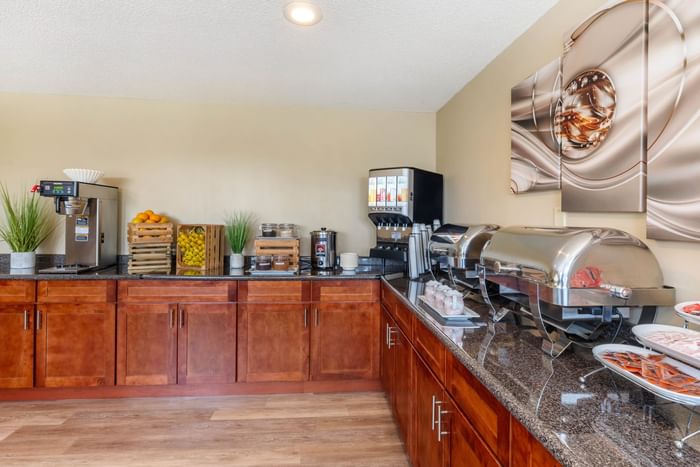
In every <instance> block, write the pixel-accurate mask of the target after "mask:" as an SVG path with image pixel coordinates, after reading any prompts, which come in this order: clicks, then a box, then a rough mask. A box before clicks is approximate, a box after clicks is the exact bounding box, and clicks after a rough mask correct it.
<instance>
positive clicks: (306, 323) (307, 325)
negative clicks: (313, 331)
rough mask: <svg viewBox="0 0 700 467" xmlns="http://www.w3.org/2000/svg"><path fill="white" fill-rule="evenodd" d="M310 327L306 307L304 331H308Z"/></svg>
mask: <svg viewBox="0 0 700 467" xmlns="http://www.w3.org/2000/svg"><path fill="white" fill-rule="evenodd" d="M308 327H309V312H308V310H307V309H306V307H304V329H306V328H308Z"/></svg>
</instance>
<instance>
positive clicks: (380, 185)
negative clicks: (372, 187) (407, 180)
mask: <svg viewBox="0 0 700 467" xmlns="http://www.w3.org/2000/svg"><path fill="white" fill-rule="evenodd" d="M377 206H386V177H377Z"/></svg>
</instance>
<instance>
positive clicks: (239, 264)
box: [231, 253, 245, 269]
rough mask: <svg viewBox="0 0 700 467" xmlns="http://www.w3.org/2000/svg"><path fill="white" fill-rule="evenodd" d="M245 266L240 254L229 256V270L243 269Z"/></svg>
mask: <svg viewBox="0 0 700 467" xmlns="http://www.w3.org/2000/svg"><path fill="white" fill-rule="evenodd" d="M243 266H245V256H243V254H241V253H232V254H231V269H243Z"/></svg>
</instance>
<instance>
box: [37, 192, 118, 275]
mask: <svg viewBox="0 0 700 467" xmlns="http://www.w3.org/2000/svg"><path fill="white" fill-rule="evenodd" d="M39 193H40V194H41V196H46V197H50V198H53V199H54V204H55V209H56V213H57V214H60V215H63V216H65V223H66V227H65V247H66V256H65V260H64V263H63V266H58V267H52V268H48V269H42V270H40V271H39V272H42V273H69V274H70V273H80V272H83V271H88V270H91V269H101V268H106V267H109V266H114V265H115V264H117V232H118V225H117V222H118V220H117V219H118V217H117V216H118V212H119V189H118V188H116V187H113V186H106V185H96V184H92V183H82V182H71V181H51V180H42V181H41V184H40V190H39Z"/></svg>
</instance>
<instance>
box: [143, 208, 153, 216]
mask: <svg viewBox="0 0 700 467" xmlns="http://www.w3.org/2000/svg"><path fill="white" fill-rule="evenodd" d="M143 213H144V214H148V215H149V216H150V215H151V214H153V211H151V210H150V209H146V210H145V211H143Z"/></svg>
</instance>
